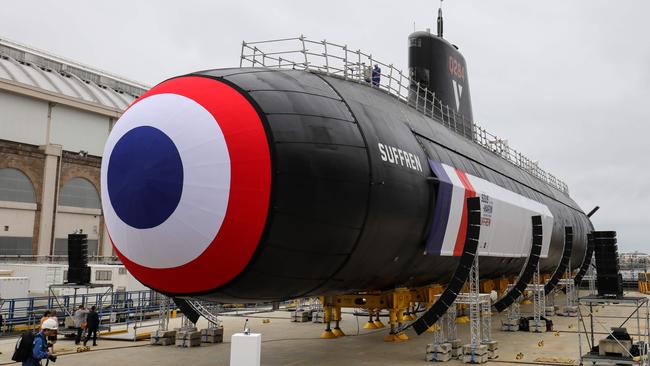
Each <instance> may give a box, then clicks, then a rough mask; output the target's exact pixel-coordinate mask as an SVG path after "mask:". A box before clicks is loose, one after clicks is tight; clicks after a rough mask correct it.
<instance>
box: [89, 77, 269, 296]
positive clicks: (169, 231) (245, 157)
mask: <svg viewBox="0 0 650 366" xmlns="http://www.w3.org/2000/svg"><path fill="white" fill-rule="evenodd" d="M262 123H263V122H262V120H261V119H260V117H259V115H258V113H257V111H256V110H255V108H254V107H253V106H252V105H251V103H250V102H249V101H248V100H247V99H246V98H245V97H244V96H243V95H242V94H241V93H239V92H238V91H237V90H235V89H234V88H233V87H231V86H229V85H227V84H226V83H224V82H221V81H218V80H215V79H210V78H205V77H198V76H185V77H179V78H175V79H171V80H168V81H165V82H163V83H161V84H159V85H157V86H156V87H154V88H153V89H151V90H150V91H149V92H147V93H146V94H144V95H143V96H142V97H141V98H139V99H138V100H137V101H136V102H134V103H133V104H132V105H131V106H130V107H129V109H127V110H126V112H124V114H123V115H122V117H121V118H120V119H119V120H118V121H117V123H116V124H115V126H114V128H113V130H112V131H111V134H110V136H109V138H108V141H107V142H106V146H105V149H104V156H103V160H102V172H101V180H102V181H101V183H102V203H103V209H104V215H105V221H106V226H107V229H108V233H109V235H110V238H111V241H112V243H113V246H114V248H115V251H116V252H117V254H118V256H119V257H120V259H121V260H122V262H123V263H124V264H125V265H126V267H127V268H128V269H129V271H130V272H131V273H132V274H133V275H134V276H135V277H136V278H137V279H138V280H140V281H141V282H142V283H143V284H145V285H147V286H149V287H152V288H155V289H156V290H159V291H162V292H165V293H172V294H189V293H198V292H203V291H208V290H212V289H215V288H218V287H219V286H221V285H223V284H225V283H227V282H228V281H230V280H232V279H233V278H234V277H235V276H237V275H238V274H239V273H240V272H241V271H242V270H243V269H244V267H245V266H246V264H247V263H248V262H249V260H250V258H251V257H252V255H253V252H254V251H255V249H256V247H257V244H258V242H259V240H260V237H261V235H262V231H263V230H264V226H265V223H266V218H267V213H268V208H269V199H270V191H271V160H270V154H269V146H268V140H267V137H266V133H265V131H264V126H263V124H262Z"/></svg>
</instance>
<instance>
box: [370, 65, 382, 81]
mask: <svg viewBox="0 0 650 366" xmlns="http://www.w3.org/2000/svg"><path fill="white" fill-rule="evenodd" d="M380 80H381V69H380V68H379V65H377V64H375V68H374V69H372V86H379V81H380Z"/></svg>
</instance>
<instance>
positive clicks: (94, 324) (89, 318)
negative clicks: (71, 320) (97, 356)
mask: <svg viewBox="0 0 650 366" xmlns="http://www.w3.org/2000/svg"><path fill="white" fill-rule="evenodd" d="M86 324H87V325H88V333H86V340H85V341H84V346H85V345H86V343H88V340H89V339H90V337H91V336H92V337H93V346H96V345H97V331H98V330H99V314H97V308H95V307H94V306H93V307H91V308H90V312H88V314H87V315H86Z"/></svg>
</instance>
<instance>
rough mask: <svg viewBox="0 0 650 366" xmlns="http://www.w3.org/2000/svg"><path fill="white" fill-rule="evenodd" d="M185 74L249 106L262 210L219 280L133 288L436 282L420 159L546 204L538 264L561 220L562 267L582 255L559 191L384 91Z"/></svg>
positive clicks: (256, 295)
mask: <svg viewBox="0 0 650 366" xmlns="http://www.w3.org/2000/svg"><path fill="white" fill-rule="evenodd" d="M190 76H191V77H199V78H207V79H211V80H218V81H220V82H221V83H224V84H226V85H228V86H230V87H231V88H233V89H235V90H236V91H237V92H238V93H240V94H241V95H242V96H244V97H245V98H246V100H248V101H249V102H250V104H251V105H252V106H253V107H254V108H255V110H256V112H257V113H258V114H259V117H260V121H261V123H262V124H263V126H264V131H265V133H266V138H267V142H268V149H269V154H270V164H271V179H270V184H271V190H270V199H269V203H268V214H267V216H266V219H265V220H266V221H265V223H264V228H263V232H262V234H261V237H260V239H259V241H258V242H256V243H253V246H254V248H255V249H254V253H253V254H252V257H251V258H250V260H249V261H248V262H247V264H246V265H245V267H244V268H243V269H242V270H241V271H240V272H239V273H238V274H237V275H236V276H234V278H233V279H231V280H229V281H228V282H227V283H224V284H222V285H220V286H218V287H216V288H213V289H207V290H202V291H186V292H184V291H169V290H167V289H165V288H164V286H152V285H151V284H149V283H147V282H146V281H143V283H144V284H145V285H148V286H151V287H153V288H155V289H156V290H159V291H161V292H164V293H168V294H173V295H181V296H192V297H196V298H202V299H209V300H214V301H220V302H263V301H278V300H283V299H290V298H297V297H302V296H311V295H323V294H329V293H345V292H352V291H363V290H382V289H390V288H394V287H399V286H420V285H426V284H430V283H434V282H438V281H442V282H444V281H445V280H447V279H448V278H449V276H451V275H452V273H453V271H454V269H455V268H456V265H457V263H458V258H457V257H452V256H439V255H432V254H428V253H426V250H425V240H426V238H427V236H428V235H429V234H430V232H429V231H430V229H431V222H432V219H433V217H432V216H433V211H434V209H433V208H434V205H435V200H436V190H437V185H436V184H434V183H432V180H431V179H430V178H431V177H432V171H431V170H430V169H429V166H428V164H427V162H428V161H429V160H435V161H438V162H441V163H443V164H446V165H448V166H451V167H454V168H457V169H460V170H462V171H464V172H466V173H468V174H471V175H473V176H475V177H479V178H482V179H484V180H486V181H489V182H492V183H494V184H496V185H498V186H500V187H503V188H505V189H507V190H509V191H512V192H515V193H518V194H519V195H522V196H524V197H527V198H529V199H532V200H534V201H536V202H540V203H542V204H544V205H546V206H547V207H548V209H549V210H550V212H551V213H552V215H553V217H554V220H553V229H552V233H549V235H551V241H550V247H549V251H548V257H547V258H545V259H543V260H542V261H541V262H540V266H541V269H542V271H544V272H549V273H552V272H553V271H554V270H555V268H556V266H557V265H558V263H559V261H560V258H561V255H562V250H563V236H564V227H565V226H567V225H568V226H572V227H573V233H574V243H573V256H572V258H571V264H572V268H576V267H577V266H578V265H579V264H580V263H581V262H582V259H583V255H584V252H585V247H586V234H587V232H588V231H589V230H590V229H591V224H590V222H589V220H588V219H587V217H586V216H585V214H584V213H583V212H582V210H581V209H580V208H579V207H578V206H577V205H576V203H575V202H574V201H573V200H572V199H571V198H570V197H569V196H568V195H566V194H565V193H563V192H560V191H558V190H556V189H553V188H551V187H549V186H548V185H546V184H544V183H543V182H541V181H539V180H538V179H536V178H534V177H532V176H531V175H529V174H527V173H525V172H523V171H522V170H520V169H519V168H517V167H515V166H514V165H512V164H510V163H508V162H506V161H504V160H502V159H501V158H499V157H497V156H496V155H494V154H492V153H491V152H489V151H487V150H485V149H484V148H482V147H480V146H478V145H476V144H475V143H473V142H472V141H471V140H469V139H467V138H464V137H462V136H460V135H457V134H455V133H454V132H452V131H449V130H448V129H446V128H445V127H444V126H442V125H441V124H439V123H438V122H436V121H434V120H432V119H430V118H428V117H425V116H423V115H422V114H420V113H418V112H417V111H415V110H414V109H413V108H411V107H408V106H407V105H406V104H404V103H402V102H400V101H398V100H396V99H395V98H394V97H392V96H390V95H388V94H386V93H385V92H382V91H380V90H377V89H376V88H373V87H371V86H370V85H366V84H360V83H356V82H351V81H347V80H343V79H339V78H335V77H330V76H325V75H322V74H315V73H310V72H305V71H294V70H267V69H257V68H253V69H245V68H244V69H242V68H237V69H221V70H211V71H204V72H199V73H195V74H191V75H190ZM186 77H187V76H186ZM207 92H209V90H208V91H207ZM382 146H383V147H382ZM393 147H394V148H395V149H393ZM388 149H390V152H391V153H395V152H396V151H397V150H400V151H401V153H399V152H398V153H397V156H395V155H394V154H393V158H392V159H391V160H393V162H392V163H391V162H390V161H385V160H384V158H386V154H387V152H388ZM386 160H388V159H386ZM110 229H111V228H110V227H109V232H110ZM526 250H528V249H526ZM211 261H212V263H213V265H214V266H215V268H218V267H219V266H222V265H223V266H226V265H227V263H224V262H225V261H224V260H223V259H222V258H219V257H214V258H211ZM524 262H525V258H499V257H485V258H481V275H483V276H492V277H496V276H501V275H515V274H517V273H519V271H520V270H521V267H522V265H523V264H524ZM134 275H135V276H136V278H138V274H137V272H134ZM140 280H141V281H142V279H140ZM184 280H185V281H192V279H191V278H187V279H184Z"/></svg>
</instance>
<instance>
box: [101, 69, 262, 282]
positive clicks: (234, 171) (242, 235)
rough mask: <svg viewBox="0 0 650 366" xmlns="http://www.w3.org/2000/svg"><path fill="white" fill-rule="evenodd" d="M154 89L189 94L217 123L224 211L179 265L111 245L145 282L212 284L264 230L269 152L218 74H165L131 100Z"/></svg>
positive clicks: (258, 123)
mask: <svg viewBox="0 0 650 366" xmlns="http://www.w3.org/2000/svg"><path fill="white" fill-rule="evenodd" d="M156 94H178V95H182V96H185V97H187V98H190V99H192V100H194V101H195V102H197V103H199V104H200V105H202V106H203V107H204V108H205V109H206V110H208V111H209V112H210V113H211V114H212V115H213V116H214V118H215V119H216V120H217V122H218V123H219V127H220V128H221V131H222V132H223V135H224V138H225V141H226V144H227V146H228V153H229V154H230V195H229V198H228V207H227V209H226V215H225V218H224V221H223V223H222V225H221V228H220V230H219V232H218V233H217V235H216V237H215V238H214V240H213V241H212V243H210V245H209V246H208V248H207V249H206V250H205V251H204V252H203V253H201V255H199V256H198V257H197V258H195V259H194V260H192V261H191V262H189V263H186V264H184V265H182V266H178V267H174V268H164V269H161V268H149V267H145V266H142V265H139V264H137V263H134V262H132V261H130V260H129V259H128V258H127V257H126V256H124V255H123V254H122V253H120V251H119V250H118V249H117V248H116V247H115V245H113V248H115V252H116V253H117V255H118V256H119V258H120V259H121V260H122V263H124V265H125V266H126V268H127V269H128V270H129V271H130V272H131V273H132V274H133V276H135V278H137V279H138V280H139V281H140V282H142V283H143V284H144V285H146V286H149V287H152V288H155V289H156V290H159V291H161V292H165V293H171V294H189V293H198V292H205V291H209V290H213V289H216V288H218V287H219V286H222V285H224V284H225V283H227V282H228V281H230V280H232V279H233V278H234V277H235V276H237V275H238V274H239V273H240V272H241V271H242V270H243V269H244V267H245V266H246V265H247V264H248V262H249V261H250V259H251V257H252V256H253V253H254V252H255V249H256V248H257V244H258V242H259V240H260V238H261V236H262V231H263V230H264V225H265V223H266V218H267V214H268V208H269V200H270V194H271V158H270V153H269V145H268V140H267V137H266V133H265V131H264V126H263V125H262V120H261V119H260V116H259V115H258V113H257V111H256V110H255V108H254V107H253V106H252V105H251V103H250V102H249V101H248V100H246V98H245V97H244V96H243V95H241V94H240V93H239V92H238V91H237V90H235V89H234V88H232V87H231V86H229V85H227V84H225V83H223V82H221V81H218V80H214V79H210V78H205V77H198V76H186V77H179V78H176V79H171V80H168V81H165V82H163V83H161V84H159V85H157V86H155V87H154V88H152V89H151V90H149V91H148V92H147V93H145V94H144V95H143V96H142V97H140V98H139V99H138V100H137V101H135V102H134V103H133V104H132V105H131V106H133V105H135V104H136V103H138V102H140V101H142V100H144V99H146V98H147V97H150V96H152V95H156ZM129 108H130V107H129ZM178 245H183V243H178Z"/></svg>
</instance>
